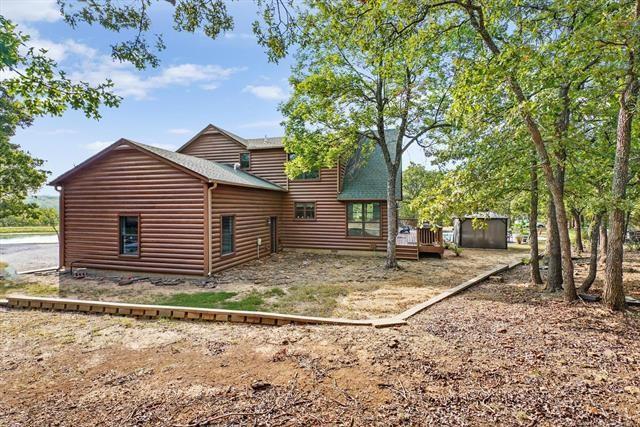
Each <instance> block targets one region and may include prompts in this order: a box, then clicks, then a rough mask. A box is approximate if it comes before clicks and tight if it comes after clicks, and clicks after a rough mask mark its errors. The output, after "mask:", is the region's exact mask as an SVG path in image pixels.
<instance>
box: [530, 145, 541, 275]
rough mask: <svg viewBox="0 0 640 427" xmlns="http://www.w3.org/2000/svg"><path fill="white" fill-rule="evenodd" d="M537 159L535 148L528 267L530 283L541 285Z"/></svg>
mask: <svg viewBox="0 0 640 427" xmlns="http://www.w3.org/2000/svg"><path fill="white" fill-rule="evenodd" d="M538 198H539V197H538V161H537V157H536V152H535V150H534V151H533V155H532V157H531V206H530V208H529V209H530V210H529V245H530V248H531V249H530V252H529V258H530V263H529V267H530V269H531V284H532V285H541V284H542V283H543V282H542V276H540V259H539V248H538Z"/></svg>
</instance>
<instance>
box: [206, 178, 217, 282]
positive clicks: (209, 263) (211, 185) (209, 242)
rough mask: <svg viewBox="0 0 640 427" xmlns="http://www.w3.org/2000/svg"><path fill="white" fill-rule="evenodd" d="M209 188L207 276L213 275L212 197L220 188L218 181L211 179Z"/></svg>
mask: <svg viewBox="0 0 640 427" xmlns="http://www.w3.org/2000/svg"><path fill="white" fill-rule="evenodd" d="M209 184H210V186H209V188H208V189H207V191H208V192H209V195H208V196H209V197H207V217H206V218H207V232H208V233H209V237H208V239H207V241H208V245H209V248H208V249H209V250H208V251H207V252H208V253H209V256H208V257H207V277H211V258H213V257H212V254H211V246H212V245H211V239H212V238H213V231H212V230H211V198H212V197H213V194H212V192H213V190H215V189H216V188H218V183H217V182H213V181H209Z"/></svg>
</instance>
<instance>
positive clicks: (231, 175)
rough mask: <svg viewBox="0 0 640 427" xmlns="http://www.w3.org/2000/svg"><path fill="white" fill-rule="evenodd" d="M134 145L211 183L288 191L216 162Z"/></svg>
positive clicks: (133, 143)
mask: <svg viewBox="0 0 640 427" xmlns="http://www.w3.org/2000/svg"><path fill="white" fill-rule="evenodd" d="M127 142H129V143H130V144H132V145H137V146H138V147H140V148H142V149H143V150H146V151H150V152H152V153H154V154H156V155H158V156H160V157H163V158H165V159H167V160H169V161H170V162H172V163H175V164H177V165H180V166H182V167H184V168H186V169H189V170H190V171H193V172H195V173H197V174H198V175H201V176H203V177H205V178H207V179H209V180H210V181H215V182H219V183H221V184H231V185H240V186H243V187H256V188H264V189H266V190H276V191H286V190H285V189H284V188H282V187H280V186H279V185H276V184H274V183H272V182H269V181H267V180H265V179H262V178H258V177H257V176H255V175H251V174H250V173H247V172H245V171H242V170H239V169H238V170H236V169H234V168H233V166H229V165H225V164H222V163H218V162H214V161H211V160H206V159H201V158H200V157H195V156H189V155H187V154H182V153H176V152H175V151H169V150H164V149H162V148H158V147H154V146H152V145H147V144H141V143H139V142H134V141H131V140H127Z"/></svg>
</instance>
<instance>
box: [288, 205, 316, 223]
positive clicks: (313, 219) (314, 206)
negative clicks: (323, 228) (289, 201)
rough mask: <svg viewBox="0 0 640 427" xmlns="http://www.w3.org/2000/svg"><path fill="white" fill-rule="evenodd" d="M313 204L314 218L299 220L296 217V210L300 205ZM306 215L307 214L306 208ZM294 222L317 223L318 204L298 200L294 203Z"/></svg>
mask: <svg viewBox="0 0 640 427" xmlns="http://www.w3.org/2000/svg"><path fill="white" fill-rule="evenodd" d="M309 203H311V204H313V218H298V217H297V216H296V208H297V206H296V205H298V204H309ZM304 209H305V213H306V212H307V210H306V208H304ZM293 220H294V221H317V220H318V204H317V203H316V201H315V200H296V201H295V202H293Z"/></svg>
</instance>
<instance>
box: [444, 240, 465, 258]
mask: <svg viewBox="0 0 640 427" xmlns="http://www.w3.org/2000/svg"><path fill="white" fill-rule="evenodd" d="M444 248H445V249H447V250H449V251H451V252H453V253H454V254H455V255H456V256H460V255H461V254H462V248H461V247H460V246H458V245H456V244H455V243H453V242H447V243H445V245H444Z"/></svg>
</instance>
